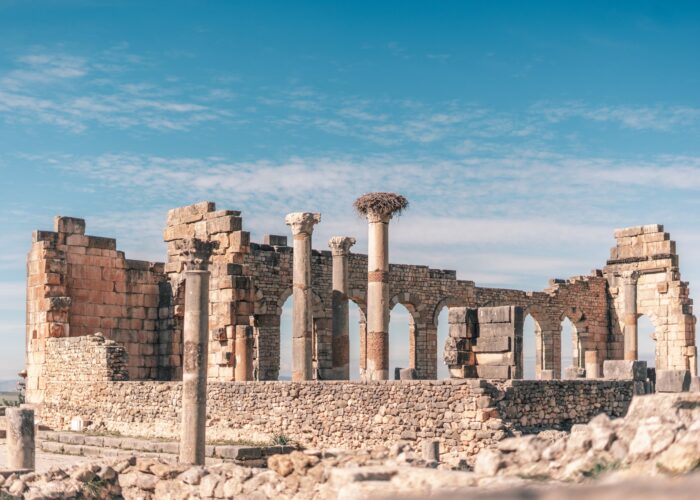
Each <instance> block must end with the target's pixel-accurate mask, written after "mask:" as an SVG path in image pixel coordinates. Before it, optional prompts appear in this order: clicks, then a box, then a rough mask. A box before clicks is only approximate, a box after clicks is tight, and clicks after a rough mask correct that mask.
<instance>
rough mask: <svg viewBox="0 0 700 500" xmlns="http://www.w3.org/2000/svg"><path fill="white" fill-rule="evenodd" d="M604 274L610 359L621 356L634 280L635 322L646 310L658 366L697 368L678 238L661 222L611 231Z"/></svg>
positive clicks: (691, 312)
mask: <svg viewBox="0 0 700 500" xmlns="http://www.w3.org/2000/svg"><path fill="white" fill-rule="evenodd" d="M615 241H616V245H615V246H614V247H613V248H612V249H611V250H610V259H609V260H608V262H607V266H606V267H605V276H606V278H607V280H608V282H609V284H610V302H611V312H612V321H611V325H610V326H611V338H612V341H611V342H610V352H609V359H622V357H623V350H624V333H625V328H626V325H625V311H626V308H627V306H626V303H625V302H626V290H629V287H628V288H626V287H625V282H627V283H628V284H629V285H631V286H632V290H633V291H634V293H635V297H634V298H633V299H632V302H633V304H632V306H633V307H632V309H634V311H630V312H631V313H632V314H633V318H632V319H633V320H635V321H634V323H635V324H634V325H633V326H634V327H635V328H636V319H638V318H639V317H640V316H642V315H646V316H647V317H648V318H649V319H650V320H651V322H652V324H653V325H654V334H653V339H654V341H655V345H656V368H657V369H660V370H690V371H691V373H693V375H695V374H696V373H697V347H696V346H695V316H693V301H692V299H690V298H689V293H690V292H689V289H688V283H687V282H685V281H681V274H680V268H679V264H678V255H677V254H676V242H675V241H672V240H671V236H670V235H669V234H668V233H666V232H664V227H663V226H662V225H659V224H651V225H647V226H636V227H629V228H625V229H620V230H617V231H615Z"/></svg>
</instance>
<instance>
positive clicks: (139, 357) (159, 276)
mask: <svg viewBox="0 0 700 500" xmlns="http://www.w3.org/2000/svg"><path fill="white" fill-rule="evenodd" d="M164 279H165V275H164V269H163V264H159V263H152V262H144V261H138V260H129V259H126V258H125V256H124V253H123V252H120V251H118V250H117V249H116V241H115V240H114V239H112V238H102V237H97V236H86V235H85V221H84V220H83V219H76V218H71V217H56V219H55V220H54V231H35V232H34V235H33V238H32V248H31V250H30V252H29V255H28V257H27V332H26V335H27V374H28V376H27V395H28V398H29V399H30V400H41V397H42V393H43V390H44V382H45V381H44V379H43V378H42V377H41V375H40V374H41V371H42V367H43V365H44V363H45V362H46V356H47V348H48V347H47V341H48V339H50V338H56V337H79V336H83V335H89V334H92V333H95V332H103V333H104V335H105V337H107V338H109V339H112V340H114V341H116V342H118V343H120V344H122V345H124V347H125V348H126V350H127V351H128V353H129V366H128V370H129V376H130V378H132V379H149V378H156V377H157V367H158V356H157V351H156V348H157V343H158V335H159V327H158V322H159V321H158V320H159V316H158V307H159V304H160V290H159V287H160V286H161V284H162V283H163V281H164ZM66 369H67V370H70V367H69V366H66Z"/></svg>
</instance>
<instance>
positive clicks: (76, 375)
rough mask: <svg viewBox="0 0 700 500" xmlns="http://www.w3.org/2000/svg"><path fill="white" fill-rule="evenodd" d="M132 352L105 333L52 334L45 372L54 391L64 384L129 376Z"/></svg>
mask: <svg viewBox="0 0 700 500" xmlns="http://www.w3.org/2000/svg"><path fill="white" fill-rule="evenodd" d="M128 358H129V356H128V354H127V352H126V350H125V349H124V347H122V346H121V345H119V344H117V343H116V342H114V341H113V340H109V339H105V338H104V335H102V334H101V333H97V334H95V335H86V336H83V337H66V338H52V339H48V340H47V341H46V362H45V363H44V372H43V373H42V376H43V377H45V378H46V380H49V381H50V382H49V387H50V390H51V391H54V390H56V389H57V388H58V387H60V386H62V385H71V384H75V383H93V382H110V381H124V380H129V372H128Z"/></svg>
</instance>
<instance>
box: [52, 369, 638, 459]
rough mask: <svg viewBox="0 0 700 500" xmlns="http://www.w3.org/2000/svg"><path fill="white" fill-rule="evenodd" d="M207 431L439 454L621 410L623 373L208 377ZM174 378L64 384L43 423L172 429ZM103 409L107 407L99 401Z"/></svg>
mask: <svg viewBox="0 0 700 500" xmlns="http://www.w3.org/2000/svg"><path fill="white" fill-rule="evenodd" d="M207 389H208V395H207V438H208V439H210V440H212V441H216V440H252V441H269V440H270V438H271V437H272V436H275V435H280V434H281V435H284V436H286V437H287V438H289V439H291V440H293V441H296V442H298V443H300V444H302V445H304V446H307V447H321V448H348V449H357V448H371V447H373V446H390V445H391V444H392V443H395V442H397V441H399V440H411V441H417V442H418V443H419V442H420V441H422V440H424V439H438V440H440V442H441V446H440V449H441V451H442V453H444V454H463V455H467V456H469V455H473V454H475V453H477V452H478V451H479V450H480V449H481V448H483V447H485V446H488V445H490V444H493V443H495V442H497V441H499V440H501V439H503V438H505V437H506V436H508V435H509V434H510V433H511V432H513V431H514V430H527V431H536V430H543V429H547V428H553V427H560V428H561V427H564V428H566V427H567V426H569V425H571V424H574V423H584V422H588V421H589V420H590V419H591V418H593V417H594V416H595V415H597V414H599V413H607V414H608V415H610V416H611V417H619V416H622V415H624V413H625V411H626V410H627V406H628V404H629V402H630V401H631V399H632V382H631V381H538V382H526V381H508V382H503V381H500V382H497V381H492V382H487V381H486V380H483V379H479V380H469V381H467V380H460V381H378V382H339V381H338V382H335V381H328V382H323V383H318V382H313V381H312V382H301V383H298V382H260V383H256V384H250V383H237V382H210V383H209V384H208V387H207ZM180 398H181V384H180V383H176V382H95V383H88V384H76V385H63V386H62V387H60V388H57V391H56V392H54V393H52V394H51V396H50V397H49V398H47V400H46V403H45V404H44V407H43V408H42V410H41V421H42V423H44V424H46V425H49V426H50V427H52V428H54V429H61V428H66V427H67V426H68V425H69V422H70V419H71V418H72V417H73V416H76V415H80V416H82V417H83V418H84V419H85V420H87V421H91V422H92V425H93V426H95V427H96V428H99V429H101V430H102V431H111V432H119V433H122V434H126V435H132V436H144V437H168V438H176V437H177V436H178V435H179V428H180ZM106 409H109V411H106Z"/></svg>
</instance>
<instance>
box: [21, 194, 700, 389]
mask: <svg viewBox="0 0 700 500" xmlns="http://www.w3.org/2000/svg"><path fill="white" fill-rule="evenodd" d="M615 237H616V240H617V245H616V246H615V247H614V248H613V249H612V252H611V258H610V260H609V261H608V262H607V265H606V266H605V267H604V269H603V270H602V271H593V272H592V273H591V274H590V275H586V276H576V277H573V278H570V279H568V280H552V281H551V282H550V286H549V287H548V288H547V289H545V290H543V291H541V292H525V291H519V290H511V289H497V288H484V287H477V286H475V284H474V282H472V281H465V280H458V279H457V277H456V274H455V272H454V271H447V270H440V269H431V268H428V267H425V266H417V265H403V264H402V265H399V264H391V265H390V266H389V270H388V274H386V275H382V276H381V279H382V283H385V284H386V285H387V286H386V288H388V291H389V295H388V296H389V299H388V304H389V307H393V306H395V305H396V304H397V303H401V304H403V305H404V306H406V308H407V309H408V311H409V313H410V316H411V321H410V323H411V324H410V332H409V335H408V339H407V341H408V342H409V346H410V368H414V369H415V372H416V375H417V377H418V378H421V379H434V378H436V376H437V366H438V362H442V358H443V350H444V348H445V346H438V345H437V318H438V315H439V313H440V311H441V310H442V309H443V308H444V307H447V308H448V309H450V311H451V312H450V318H451V319H450V323H451V327H450V330H451V334H450V337H451V339H453V340H452V341H450V340H448V349H447V351H448V353H447V354H448V357H450V356H451V358H450V359H452V360H453V362H454V366H455V368H458V367H459V366H460V365H461V366H462V367H463V370H464V371H463V373H462V375H463V376H481V377H489V378H492V377H496V378H518V377H521V376H522V346H521V345H517V338H518V335H517V332H516V330H517V325H515V326H514V327H513V328H514V329H513V335H512V336H511V337H509V338H511V340H509V341H507V342H506V343H507V347H504V346H505V345H506V344H504V343H503V342H505V341H497V340H494V341H493V342H487V337H488V336H487V335H486V334H484V335H482V334H481V333H480V330H483V331H484V332H486V330H488V329H489V328H490V329H491V330H493V331H495V330H498V329H500V330H503V327H498V328H496V327H492V326H486V325H487V324H496V323H499V321H500V320H494V319H493V318H492V320H493V321H492V320H489V321H486V320H485V317H482V318H477V322H476V326H475V325H472V327H469V326H468V325H467V323H466V319H465V320H464V322H462V320H459V321H457V319H458V316H459V313H458V310H459V309H476V310H479V309H480V308H487V307H488V308H497V307H499V306H507V307H508V308H509V310H513V311H515V309H513V308H517V309H518V310H519V311H520V312H518V313H515V312H513V315H516V314H519V315H521V316H522V317H523V318H524V317H525V316H527V315H531V316H532V318H533V319H534V320H535V323H536V349H537V354H536V374H537V378H560V377H561V376H562V374H561V373H560V372H561V370H560V360H561V352H562V346H561V321H562V319H563V318H565V317H566V318H569V319H570V320H571V322H572V323H573V325H574V327H575V331H574V334H573V337H574V344H573V346H571V349H572V353H573V359H574V365H575V367H577V368H580V369H584V368H586V364H587V363H586V362H587V361H588V366H589V374H590V373H593V370H592V367H593V366H598V368H599V369H600V368H601V367H602V363H603V361H604V360H606V359H623V358H626V357H629V356H636V347H635V346H636V343H635V342H633V339H634V340H636V319H637V318H638V316H639V315H641V314H646V315H648V316H649V317H650V318H651V320H652V322H653V324H654V326H655V329H656V333H655V339H656V366H657V368H667V369H679V370H690V371H691V372H692V373H693V374H695V372H696V364H697V361H696V358H697V356H696V348H695V317H694V316H693V315H692V302H691V300H690V299H689V298H688V284H687V283H685V282H682V281H680V272H679V267H678V256H677V255H676V253H675V245H674V243H673V242H672V241H671V240H670V237H669V235H668V234H667V233H664V232H663V227H662V226H658V225H652V226H641V227H635V228H628V229H624V230H619V231H617V232H616V233H615ZM192 238H196V239H198V240H201V241H204V242H209V243H211V255H210V257H209V259H208V262H207V267H208V269H209V271H210V272H211V278H210V283H209V356H208V363H209V365H208V377H209V380H210V381H212V382H214V381H218V382H226V381H242V380H261V381H262V380H276V379H277V378H278V376H279V363H280V315H281V312H282V306H283V304H284V302H285V301H286V299H287V298H288V297H290V296H291V295H292V291H293V283H292V281H293V261H294V259H293V257H294V255H293V253H294V252H293V248H292V247H290V246H288V245H287V238H286V237H284V236H266V237H265V240H264V241H263V243H261V244H258V243H251V242H250V236H249V233H248V232H246V231H244V230H243V220H242V217H241V214H240V212H238V211H232V210H216V207H215V205H214V203H211V202H203V203H198V204H195V205H190V206H187V207H182V208H177V209H173V210H170V211H169V212H168V216H167V223H166V228H165V231H164V240H165V242H166V244H167V261H166V262H165V263H150V262H143V261H134V260H129V259H126V258H125V256H124V254H123V252H120V251H118V250H117V249H116V242H115V240H113V239H110V238H100V237H95V236H87V235H85V221H83V220H82V219H75V218H70V217H57V218H56V219H55V223H54V230H53V231H36V232H35V233H34V235H33V241H32V248H31V250H30V252H29V255H28V261H27V372H28V381H27V389H28V397H29V399H30V401H34V402H40V401H42V400H43V399H44V396H45V392H44V391H45V388H46V376H45V375H44V371H45V369H46V363H47V359H49V358H48V357H49V356H50V354H49V351H50V349H51V342H50V339H52V338H60V337H79V336H85V335H89V334H94V333H96V332H102V333H103V335H104V337H105V338H106V339H109V340H113V341H115V342H116V343H118V344H120V345H122V346H124V349H125V350H126V353H127V355H128V359H127V360H126V361H124V364H125V370H126V372H127V374H128V378H129V380H161V381H168V380H181V378H182V355H183V337H182V332H183V313H184V293H183V292H184V287H183V279H184V265H185V260H186V256H184V255H183V254H182V252H181V248H182V242H183V241H185V240H189V239H192ZM318 246H322V247H325V246H326V244H325V242H323V243H321V244H319V245H318ZM348 249H349V247H348ZM348 249H345V250H344V251H343V255H342V257H343V262H344V264H345V266H346V269H345V270H344V272H345V273H347V277H346V278H345V280H346V283H345V284H344V285H345V289H344V290H338V285H337V284H336V286H334V283H333V281H334V280H333V262H334V256H333V254H332V252H331V251H325V250H324V251H317V250H312V251H311V255H310V261H309V262H310V273H311V276H310V278H311V279H310V282H311V287H310V289H309V290H308V294H305V295H304V297H305V302H306V303H308V307H309V308H310V310H311V315H310V318H309V319H310V325H311V330H310V339H307V338H306V337H305V338H304V339H302V340H303V341H304V342H307V340H308V341H309V342H310V348H309V351H310V360H311V372H312V378H315V379H317V380H332V379H338V378H343V377H344V376H345V375H344V374H345V373H347V372H346V370H345V369H344V368H343V367H342V366H341V365H342V360H344V359H345V355H344V353H341V352H340V351H341V350H342V349H344V348H345V344H344V341H343V340H338V337H342V328H341V326H342V325H341V326H338V325H336V327H335V328H334V326H333V317H334V313H333V311H334V307H335V309H336V310H338V309H339V305H340V303H339V302H338V299H339V298H340V299H343V300H344V298H345V297H347V299H348V300H352V301H353V302H355V303H356V304H357V305H358V306H359V309H360V311H361V315H362V317H363V319H362V323H361V325H360V339H359V344H360V370H361V373H366V370H367V367H368V365H367V362H368V354H367V353H368V350H371V346H368V334H367V328H366V324H365V318H366V314H367V284H368V258H367V256H366V255H362V254H356V253H353V252H351V251H349V250H348ZM335 258H336V265H337V261H338V255H336V257H335ZM337 279H338V278H337V276H336V281H337ZM334 294H335V298H336V300H335V302H334ZM483 315H484V314H483V313H482V316H483ZM509 317H510V316H509ZM496 319H497V318H496ZM453 320H454V321H453ZM508 321H510V320H508ZM518 321H520V320H518ZM503 323H505V322H503ZM482 325H483V326H482ZM453 326H454V328H453ZM468 328H474V332H473V335H474V339H473V342H472V341H471V340H470V341H469V342H464V341H460V342H461V343H459V346H458V345H457V344H458V342H457V341H456V340H454V339H455V338H457V336H458V335H461V333H459V332H461V331H464V332H466V331H467V330H468ZM334 331H335V339H334ZM453 331H454V332H455V333H454V336H453V333H452V332H453ZM339 332H340V333H339ZM305 335H306V334H305ZM465 338H466V337H465ZM520 338H522V332H520ZM625 339H627V340H625ZM499 342H500V343H499ZM334 345H335V346H336V348H335V350H336V351H339V352H334ZM451 346H452V347H451ZM487 346H490V347H487ZM450 349H452V350H453V351H454V350H455V349H456V350H459V351H460V352H459V355H457V354H456V353H455V352H452V351H450ZM341 354H342V355H341ZM334 357H335V360H336V361H334ZM488 358H491V359H498V360H499V361H498V363H496V365H495V366H509V368H508V370H507V373H506V371H504V370H503V369H487V368H484V367H485V366H487V365H489V363H488V362H486V361H484V360H486V359H488ZM480 359H481V360H482V361H481V362H480V361H479V360H480ZM470 365H473V366H475V367H476V368H475V371H476V373H472V374H471V375H469V374H465V372H468V371H469V370H468V367H469V366H470ZM480 366H481V368H479V367H480ZM479 372H481V373H479Z"/></svg>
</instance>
